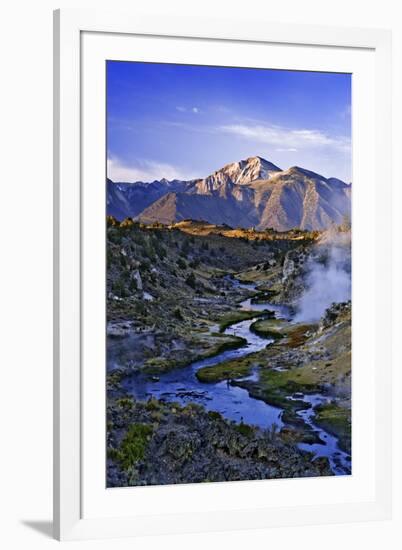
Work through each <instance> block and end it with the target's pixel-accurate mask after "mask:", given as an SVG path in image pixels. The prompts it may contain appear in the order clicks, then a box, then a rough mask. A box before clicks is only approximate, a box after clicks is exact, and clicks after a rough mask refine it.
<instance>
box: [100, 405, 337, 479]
mask: <svg viewBox="0 0 402 550" xmlns="http://www.w3.org/2000/svg"><path fill="white" fill-rule="evenodd" d="M108 424H109V431H108V457H109V458H108V467H107V485H108V487H121V486H127V485H163V484H172V483H197V482H208V481H235V480H255V479H271V478H291V477H314V476H325V475H332V473H331V471H330V468H329V465H328V461H327V459H325V458H320V459H316V460H314V461H312V458H311V455H310V454H309V453H303V452H301V451H300V450H298V449H297V448H296V447H295V446H293V445H289V444H285V443H283V442H282V441H281V440H280V439H279V437H278V436H277V435H276V434H275V433H273V432H272V431H271V432H268V431H266V432H263V431H262V430H259V429H255V428H253V427H250V426H248V425H245V424H240V425H239V424H234V423H229V422H227V421H226V420H224V419H223V418H222V417H221V416H220V415H219V414H218V413H215V412H206V411H205V409H204V408H203V407H201V406H199V405H194V404H189V405H187V406H186V407H179V406H177V405H175V404H171V403H169V404H167V403H163V402H161V401H157V400H156V399H152V400H150V401H148V402H147V403H142V402H134V401H133V400H131V399H129V398H120V399H117V400H114V401H112V402H109V407H108Z"/></svg>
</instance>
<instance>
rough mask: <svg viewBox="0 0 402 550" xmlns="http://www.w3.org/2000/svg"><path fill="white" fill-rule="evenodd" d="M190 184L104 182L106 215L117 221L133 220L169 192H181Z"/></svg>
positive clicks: (176, 181)
mask: <svg viewBox="0 0 402 550" xmlns="http://www.w3.org/2000/svg"><path fill="white" fill-rule="evenodd" d="M191 184H192V182H185V181H180V180H173V181H168V180H167V179H164V178H163V179H161V180H160V181H158V180H156V181H153V182H151V183H144V182H142V181H136V182H134V183H115V182H113V181H112V180H110V179H108V180H107V182H106V205H107V213H108V214H109V215H111V216H114V217H115V218H117V219H119V220H123V219H124V218H135V217H136V216H138V214H141V212H142V211H143V210H144V209H145V208H147V206H149V205H151V204H152V203H153V202H155V201H156V200H158V199H159V198H160V197H163V196H164V195H166V194H167V193H170V192H183V191H185V190H186V189H188V188H189V186H191Z"/></svg>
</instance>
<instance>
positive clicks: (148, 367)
mask: <svg viewBox="0 0 402 550" xmlns="http://www.w3.org/2000/svg"><path fill="white" fill-rule="evenodd" d="M245 345H247V340H246V339H245V338H241V337H240V336H232V335H227V334H220V333H212V334H209V335H208V337H207V338H204V339H202V340H198V341H195V342H194V347H195V348H196V347H198V348H199V347H200V346H201V347H204V348H205V350H201V351H200V350H198V351H197V352H194V353H189V354H187V356H185V357H183V359H181V360H179V359H169V358H167V357H163V356H161V357H151V358H150V359H148V360H147V361H146V363H145V364H144V367H143V371H144V372H146V373H148V374H156V375H157V374H161V373H165V372H168V371H170V370H173V369H175V368H181V367H187V366H188V365H189V364H190V363H194V362H196V361H200V360H202V359H208V358H210V357H214V356H215V355H219V354H220V353H223V352H224V351H228V350H232V349H238V348H241V347H243V346H245Z"/></svg>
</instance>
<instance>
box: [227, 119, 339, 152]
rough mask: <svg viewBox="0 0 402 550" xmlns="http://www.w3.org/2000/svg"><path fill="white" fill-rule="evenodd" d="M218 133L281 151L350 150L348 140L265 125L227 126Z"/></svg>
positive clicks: (307, 130)
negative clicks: (321, 148) (327, 148)
mask: <svg viewBox="0 0 402 550" xmlns="http://www.w3.org/2000/svg"><path fill="white" fill-rule="evenodd" d="M218 130H219V131H221V132H225V133H228V134H232V135H235V136H238V137H241V138H244V139H248V140H250V141H256V142H260V143H265V144H267V145H271V146H276V147H279V148H281V149H282V151H284V150H286V151H296V150H299V149H306V148H316V147H332V148H336V149H338V150H340V151H348V150H349V149H350V140H349V139H348V138H345V137H332V136H329V135H327V134H325V133H323V132H321V131H319V130H311V129H303V128H301V129H297V128H296V129H295V128H284V127H281V126H275V125H266V124H251V125H250V124H229V125H224V126H220V127H219V128H218Z"/></svg>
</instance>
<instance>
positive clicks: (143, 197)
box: [107, 157, 351, 231]
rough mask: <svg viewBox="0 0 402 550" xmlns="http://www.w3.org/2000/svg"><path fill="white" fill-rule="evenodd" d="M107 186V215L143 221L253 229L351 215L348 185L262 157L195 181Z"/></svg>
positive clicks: (325, 223)
mask: <svg viewBox="0 0 402 550" xmlns="http://www.w3.org/2000/svg"><path fill="white" fill-rule="evenodd" d="M107 185H108V188H107V209H108V214H110V215H113V216H115V217H116V218H118V219H120V220H121V219H123V218H125V217H133V218H137V219H138V220H140V221H142V222H144V223H153V222H161V223H164V224H169V223H172V222H177V221H181V220H185V219H193V220H205V221H207V222H209V223H213V224H227V225H230V226H232V227H244V228H250V227H255V228H256V229H258V230H263V229H267V228H273V229H275V230H277V231H286V230H288V229H291V228H295V227H298V228H301V229H306V230H322V229H325V228H327V227H329V226H330V225H331V224H333V223H335V224H339V223H341V222H342V220H343V219H344V217H345V216H348V215H349V214H350V203H351V186H350V185H347V184H346V183H344V182H342V181H341V180H338V179H336V178H325V177H323V176H321V175H319V174H316V173H314V172H311V171H309V170H306V169H304V168H299V167H297V166H295V167H292V168H289V169H288V170H281V169H280V168H278V167H277V166H275V165H274V164H272V163H271V162H269V161H267V160H265V159H263V158H261V157H250V158H248V159H246V160H242V161H240V162H235V163H232V164H228V165H226V166H224V167H223V168H221V169H220V170H217V171H216V172H214V173H213V174H211V175H210V176H208V177H206V178H204V179H199V180H191V181H187V182H186V181H178V180H174V181H167V180H161V181H154V182H152V183H148V184H146V183H143V182H136V183H131V184H123V183H114V182H112V181H110V180H108V183H107Z"/></svg>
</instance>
